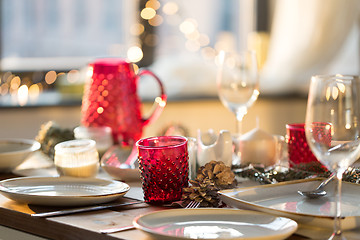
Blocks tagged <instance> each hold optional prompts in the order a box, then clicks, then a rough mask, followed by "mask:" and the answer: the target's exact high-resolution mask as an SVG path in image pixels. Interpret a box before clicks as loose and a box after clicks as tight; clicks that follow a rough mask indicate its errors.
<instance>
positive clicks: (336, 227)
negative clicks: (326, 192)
mask: <svg viewBox="0 0 360 240" xmlns="http://www.w3.org/2000/svg"><path fill="white" fill-rule="evenodd" d="M343 172H344V171H341V170H339V171H338V172H337V173H336V180H337V181H336V184H337V192H336V204H335V214H336V215H335V221H334V233H333V235H332V236H331V238H330V239H345V238H344V237H342V231H341V186H342V175H343Z"/></svg>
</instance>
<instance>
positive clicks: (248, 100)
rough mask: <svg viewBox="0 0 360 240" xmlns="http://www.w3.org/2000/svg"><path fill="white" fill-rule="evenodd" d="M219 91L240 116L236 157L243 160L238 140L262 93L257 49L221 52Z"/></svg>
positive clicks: (237, 115)
mask: <svg viewBox="0 0 360 240" xmlns="http://www.w3.org/2000/svg"><path fill="white" fill-rule="evenodd" d="M218 64H219V69H218V74H217V79H216V81H217V90H218V95H219V98H220V101H221V103H222V104H223V105H224V106H225V107H226V108H228V109H229V110H230V111H231V112H233V113H234V114H235V116H236V122H237V127H236V134H235V139H234V142H235V155H236V157H235V159H234V161H233V164H239V163H240V153H239V152H238V149H237V145H238V144H237V143H238V141H239V140H240V136H241V127H242V120H243V118H244V116H245V115H246V114H247V111H248V108H249V107H251V106H252V105H253V104H254V102H255V101H256V100H257V98H258V96H259V93H260V92H259V76H258V64H257V59H256V54H255V52H254V51H245V52H241V53H232V52H224V51H221V52H220V53H219V55H218Z"/></svg>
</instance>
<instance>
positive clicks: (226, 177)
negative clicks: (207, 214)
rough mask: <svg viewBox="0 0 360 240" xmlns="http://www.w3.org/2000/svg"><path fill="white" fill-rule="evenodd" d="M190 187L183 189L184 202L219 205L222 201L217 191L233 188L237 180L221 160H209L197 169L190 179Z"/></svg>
mask: <svg viewBox="0 0 360 240" xmlns="http://www.w3.org/2000/svg"><path fill="white" fill-rule="evenodd" d="M190 183H191V187H188V188H184V189H183V196H182V199H183V201H184V204H188V203H189V202H190V201H197V202H200V207H219V206H221V205H222V202H221V200H220V198H219V196H218V193H217V192H218V191H219V190H222V189H228V188H233V187H235V186H236V184H237V182H236V179H235V174H234V173H233V172H232V171H231V168H230V167H227V166H226V165H225V164H224V163H223V162H221V161H211V162H209V163H207V164H205V166H202V167H200V168H199V170H198V175H197V177H196V179H195V180H190Z"/></svg>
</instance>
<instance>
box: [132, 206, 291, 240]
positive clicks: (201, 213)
mask: <svg viewBox="0 0 360 240" xmlns="http://www.w3.org/2000/svg"><path fill="white" fill-rule="evenodd" d="M133 224H134V226H135V227H136V228H138V229H140V230H142V231H144V232H146V233H148V234H149V235H151V236H153V237H155V238H156V239H231V240H234V239H243V240H244V239H252V240H257V239H267V240H275V239H285V238H287V237H289V236H291V234H293V233H294V232H295V231H296V229H297V223H296V222H295V221H293V220H290V219H288V218H283V217H275V216H271V215H268V214H264V213H259V212H254V211H245V210H237V209H221V208H203V209H199V208H198V209H172V210H164V211H158V212H152V213H149V214H145V215H143V216H139V217H137V218H135V219H134V222H133Z"/></svg>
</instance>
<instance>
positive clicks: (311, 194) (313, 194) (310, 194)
mask: <svg viewBox="0 0 360 240" xmlns="http://www.w3.org/2000/svg"><path fill="white" fill-rule="evenodd" d="M335 175H336V174H335V172H334V173H332V174H331V175H330V177H328V178H327V179H325V180H324V181H322V182H321V183H320V185H319V186H318V187H317V188H316V189H315V190H312V191H298V193H299V194H300V195H302V196H304V197H307V198H319V197H323V196H325V195H326V194H327V193H326V191H325V190H324V187H325V186H326V185H327V184H328V183H329V182H331V180H333V178H334V177H335Z"/></svg>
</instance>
